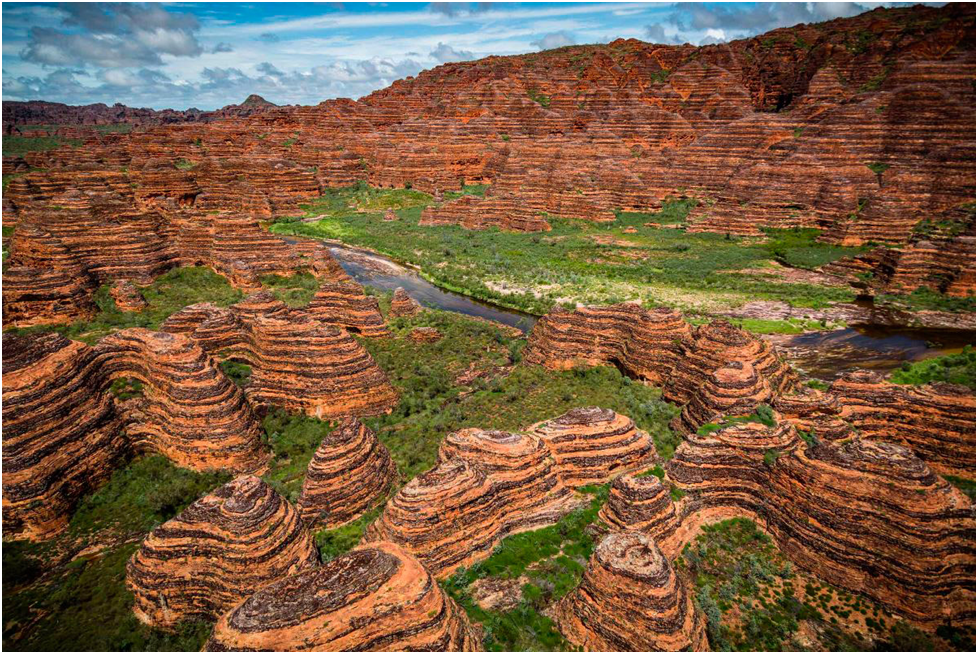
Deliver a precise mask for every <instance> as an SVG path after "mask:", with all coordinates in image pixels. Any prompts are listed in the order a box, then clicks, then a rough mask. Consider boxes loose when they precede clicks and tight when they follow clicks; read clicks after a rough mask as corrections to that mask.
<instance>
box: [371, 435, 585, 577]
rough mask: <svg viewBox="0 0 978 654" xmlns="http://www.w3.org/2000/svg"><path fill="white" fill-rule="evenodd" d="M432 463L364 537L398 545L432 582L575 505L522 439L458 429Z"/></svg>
mask: <svg viewBox="0 0 978 654" xmlns="http://www.w3.org/2000/svg"><path fill="white" fill-rule="evenodd" d="M439 460H440V461H441V463H439V464H438V465H437V466H436V467H435V468H433V469H432V470H429V471H428V472H426V473H424V474H422V475H420V476H418V477H416V478H414V479H412V480H411V481H410V482H408V483H407V485H406V486H404V488H402V489H401V490H400V492H398V493H397V495H395V496H394V497H393V498H391V500H390V501H389V502H388V503H387V506H386V507H385V508H384V512H383V513H382V514H381V516H380V518H379V519H378V520H377V522H375V523H374V524H372V525H371V526H370V528H369V529H368V532H367V534H368V539H369V540H389V541H392V542H395V543H398V544H400V545H401V546H403V547H404V548H406V549H407V550H408V551H410V552H411V553H412V554H413V555H414V556H416V557H418V559H419V560H420V561H421V562H422V563H424V565H425V567H426V568H428V569H429V570H431V572H432V574H434V575H435V576H436V577H439V578H444V577H447V576H448V575H449V574H451V572H452V571H454V570H455V569H456V568H458V567H459V566H465V565H470V564H472V563H474V562H475V561H478V560H481V559H484V558H485V557H487V556H489V554H490V553H491V552H492V549H493V548H494V547H495V546H496V544H498V542H499V541H500V540H502V539H503V538H504V537H506V536H508V535H510V534H514V533H518V532H521V531H527V530H531V529H539V528H541V527H544V526H547V525H551V524H553V523H554V522H556V521H557V520H558V519H559V518H560V516H561V515H563V514H564V513H567V512H568V511H570V510H571V509H573V508H574V507H576V506H578V504H579V500H578V499H577V498H575V497H574V495H573V493H572V492H571V490H570V489H569V487H567V486H565V485H564V484H563V483H562V482H561V480H560V476H559V474H558V471H557V466H556V465H555V463H554V460H553V458H552V456H551V454H550V451H549V449H548V448H547V446H546V445H545V444H544V443H543V442H542V441H541V440H540V439H539V438H536V437H534V436H532V435H529V434H512V433H508V432H500V431H484V430H479V429H465V430H462V431H460V432H457V433H454V434H451V435H449V436H448V437H446V439H445V441H444V442H443V444H442V447H441V448H440V450H439Z"/></svg>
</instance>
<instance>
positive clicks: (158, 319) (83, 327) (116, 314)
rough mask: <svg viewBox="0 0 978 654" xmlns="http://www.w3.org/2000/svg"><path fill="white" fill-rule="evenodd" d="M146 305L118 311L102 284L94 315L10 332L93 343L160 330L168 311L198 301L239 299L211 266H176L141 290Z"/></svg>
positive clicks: (221, 303) (223, 302) (224, 303)
mask: <svg viewBox="0 0 978 654" xmlns="http://www.w3.org/2000/svg"><path fill="white" fill-rule="evenodd" d="M141 291H142V294H143V297H144V298H146V302H147V303H148V306H147V307H146V308H145V309H143V310H142V311H139V312H127V311H120V310H119V309H118V308H117V307H116V306H115V301H114V300H113V299H112V297H111V296H110V295H109V287H108V286H102V287H101V288H99V289H98V290H97V291H96V292H95V303H96V305H97V306H98V308H99V311H98V313H97V314H96V315H95V317H94V318H92V319H91V320H88V321H80V322H74V323H71V324H69V325H45V326H40V327H30V328H27V329H17V330H11V331H18V332H37V331H57V332H60V333H62V334H64V335H65V336H67V337H68V338H71V339H74V340H77V341H83V342H85V343H89V344H93V343H95V341H97V340H98V339H100V338H102V337H103V336H105V335H106V334H110V333H112V332H114V331H118V330H120V329H126V328H129V327H145V328H147V329H159V326H160V324H161V323H162V322H163V321H164V320H166V319H167V317H169V316H170V314H172V313H175V312H177V311H179V310H180V309H182V308H184V307H185V306H188V305H190V304H195V303H197V302H213V303H214V304H217V305H218V306H225V307H226V306H229V305H231V304H234V303H235V302H237V301H238V300H240V299H241V298H242V293H241V291H238V290H237V289H234V288H232V287H231V285H230V284H228V282H227V280H226V279H225V278H224V277H221V276H220V275H218V274H217V273H215V272H214V271H212V270H211V269H210V268H201V267H188V268H175V269H173V270H171V271H169V272H167V273H164V274H163V275H160V276H159V277H157V278H156V280H155V281H153V283H152V284H150V285H149V286H146V287H144V288H142V289H141Z"/></svg>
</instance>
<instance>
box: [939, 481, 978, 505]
mask: <svg viewBox="0 0 978 654" xmlns="http://www.w3.org/2000/svg"><path fill="white" fill-rule="evenodd" d="M944 478H945V479H947V480H948V482H950V484H951V485H952V486H954V487H955V488H957V489H958V490H960V491H961V492H962V493H964V494H965V495H967V496H968V497H970V498H971V501H972V502H974V501H975V480H974V479H965V478H963V477H955V476H954V475H945V476H944Z"/></svg>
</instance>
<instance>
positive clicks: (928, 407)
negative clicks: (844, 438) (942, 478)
mask: <svg viewBox="0 0 978 654" xmlns="http://www.w3.org/2000/svg"><path fill="white" fill-rule="evenodd" d="M830 392H831V393H832V394H833V395H835V397H836V398H837V399H838V402H839V405H840V409H841V412H840V416H841V417H842V418H843V419H844V420H846V421H847V422H850V423H851V424H852V425H853V426H854V427H856V428H857V429H858V430H859V431H860V433H862V434H863V435H864V436H866V437H872V438H878V439H880V440H886V441H891V442H894V443H902V444H904V445H906V446H907V447H909V448H910V449H912V450H913V451H914V452H915V453H916V454H917V456H919V457H920V458H921V459H923V460H924V461H926V462H927V464H928V465H929V466H930V467H931V468H932V469H933V470H935V471H936V472H940V473H942V474H952V475H963V476H965V477H969V478H974V476H975V393H974V391H972V390H971V389H969V388H966V387H963V386H955V385H954V384H946V383H932V384H926V385H924V386H905V385H901V384H891V383H889V382H886V381H884V380H883V379H882V377H880V376H879V375H878V374H877V373H874V372H871V371H858V372H852V373H848V374H846V375H843V377H841V378H840V379H838V380H836V381H835V382H833V384H832V386H831V388H830Z"/></svg>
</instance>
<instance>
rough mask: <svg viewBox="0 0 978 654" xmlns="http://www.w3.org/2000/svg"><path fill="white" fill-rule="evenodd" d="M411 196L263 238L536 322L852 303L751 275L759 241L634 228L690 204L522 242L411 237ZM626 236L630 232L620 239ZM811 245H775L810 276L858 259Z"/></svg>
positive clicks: (361, 189) (805, 241)
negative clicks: (390, 268)
mask: <svg viewBox="0 0 978 654" xmlns="http://www.w3.org/2000/svg"><path fill="white" fill-rule="evenodd" d="M417 193H418V192H417V191H405V190H379V189H370V188H369V187H366V186H364V185H360V186H353V187H347V188H344V189H330V190H329V191H327V193H326V194H325V195H324V196H323V197H322V198H320V199H319V200H317V201H316V202H315V203H313V204H310V205H306V206H305V207H304V209H305V210H306V216H307V217H315V216H321V217H322V218H321V220H319V221H317V222H313V223H303V222H300V221H299V217H293V218H287V219H281V220H279V221H277V222H276V223H275V224H273V225H272V227H271V230H272V231H273V232H275V233H279V234H294V235H300V236H310V237H314V238H329V239H338V240H340V241H343V242H344V243H348V244H350V245H355V246H361V247H367V248H370V249H372V250H375V251H377V252H379V253H381V254H384V255H385V256H388V257H390V258H391V259H393V260H395V261H399V262H402V263H406V264H410V265H412V266H416V267H417V268H419V269H420V270H421V274H422V276H423V277H425V278H426V279H427V280H428V281H430V282H432V283H434V284H436V285H438V286H440V287H442V288H446V289H449V290H452V291H456V292H459V293H463V294H465V295H469V296H472V297H476V298H479V299H481V300H485V301H488V302H493V303H495V304H498V305H502V306H508V307H511V308H514V309H519V310H522V311H526V312H528V313H532V314H536V315H542V314H544V313H546V312H548V311H550V310H551V309H552V308H553V307H554V306H556V305H558V304H560V303H561V302H564V301H566V299H567V298H573V299H574V300H575V301H578V302H583V303H586V304H603V303H610V302H618V301H625V300H640V301H642V302H643V303H644V304H645V305H646V306H670V307H674V308H677V309H685V310H693V311H697V312H707V313H709V312H720V311H723V310H725V309H728V308H730V307H736V306H740V305H742V304H744V303H746V302H750V301H753V300H783V301H786V302H788V303H790V304H791V305H793V306H799V307H823V306H826V305H827V304H829V303H831V302H845V301H852V300H854V299H855V291H853V290H852V289H849V288H840V287H824V286H819V285H815V284H795V283H787V282H784V281H781V280H777V279H771V278H770V276H767V275H763V274H760V273H758V272H757V269H759V268H763V267H764V266H766V265H767V264H768V262H770V260H771V259H772V258H773V256H772V247H774V246H772V244H771V243H770V242H767V243H761V242H758V241H757V240H750V241H748V240H744V239H739V238H736V237H731V238H729V239H728V238H725V237H724V235H722V234H687V233H686V232H684V231H683V230H681V229H675V228H663V229H654V228H647V227H644V223H646V222H659V223H666V224H676V223H681V222H683V221H684V220H686V217H687V215H688V213H689V211H690V210H691V209H692V207H693V206H695V203H696V200H694V199H672V200H667V201H666V202H665V203H664V204H663V208H662V209H661V210H660V211H659V212H654V213H641V212H619V213H618V214H617V215H618V218H617V219H616V220H615V221H613V222H609V223H593V222H589V221H575V220H563V219H560V218H559V217H550V218H549V221H550V222H551V224H552V227H553V229H552V231H550V232H547V233H545V234H524V233H515V232H504V231H501V230H498V229H487V230H482V231H472V230H466V229H464V228H462V227H458V226H437V227H419V226H418V221H419V219H420V217H421V211H422V209H423V207H424V206H425V205H426V204H427V203H428V202H429V201H430V200H429V199H427V196H425V195H424V194H419V195H413V194H417ZM385 205H396V206H394V209H395V211H396V212H397V214H398V217H399V218H400V220H398V221H395V222H384V221H383V220H380V219H379V218H380V217H382V215H383V211H384V210H385ZM405 205H411V206H405ZM399 206H400V207H403V208H398V207H399ZM370 207H376V208H375V209H374V208H370ZM357 209H362V211H358V210H357ZM626 227H635V228H636V229H637V233H623V228H626ZM816 235H817V233H816V232H813V233H811V234H807V233H803V234H796V235H794V236H792V235H790V234H789V235H786V236H785V237H783V238H776V239H775V240H776V241H777V243H776V244H775V245H778V246H780V249H779V252H780V253H781V254H782V256H783V257H784V259H785V261H787V262H789V264H791V265H805V266H811V267H815V266H817V265H822V264H824V263H826V262H828V261H832V260H834V259H836V258H838V257H840V256H844V255H851V254H854V253H858V252H860V251H861V250H859V249H857V248H839V247H836V246H830V245H827V244H821V243H817V242H816V241H815V236H816Z"/></svg>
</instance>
